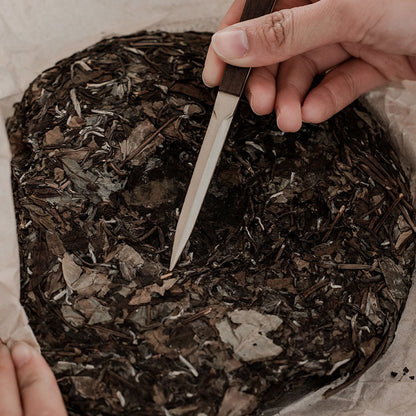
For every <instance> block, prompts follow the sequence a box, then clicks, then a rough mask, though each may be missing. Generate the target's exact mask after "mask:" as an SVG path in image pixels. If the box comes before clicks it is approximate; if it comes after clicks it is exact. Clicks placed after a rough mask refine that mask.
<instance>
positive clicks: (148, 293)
mask: <svg viewBox="0 0 416 416" xmlns="http://www.w3.org/2000/svg"><path fill="white" fill-rule="evenodd" d="M177 281H178V278H173V279H167V280H164V281H163V283H162V284H161V285H160V286H159V285H158V284H157V283H155V284H153V285H150V286H146V287H144V288H142V289H138V290H137V291H136V293H135V294H134V296H133V297H132V298H131V299H130V302H129V305H143V304H146V303H149V302H150V301H151V300H152V296H153V295H155V294H158V295H160V296H163V295H164V294H165V293H166V292H167V291H168V290H170V289H171V288H172V287H173V286H174V285H175V283H176V282H177Z"/></svg>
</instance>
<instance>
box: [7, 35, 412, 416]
mask: <svg viewBox="0 0 416 416" xmlns="http://www.w3.org/2000/svg"><path fill="white" fill-rule="evenodd" d="M209 40H210V35H209V34H204V33H178V34H169V33H146V32H141V33H138V34H134V35H132V36H127V37H118V38H113V39H107V40H104V41H102V42H99V43H98V44H96V45H94V46H92V47H90V48H88V49H85V50H84V51H82V52H79V53H76V54H75V55H73V56H71V57H69V58H68V59H64V60H62V61H60V62H58V63H57V64H56V65H55V66H54V67H53V68H50V69H48V70H46V71H45V72H43V73H42V74H41V75H40V76H39V77H37V78H36V79H35V80H34V81H33V83H32V84H31V85H30V87H29V88H28V90H27V91H26V93H25V94H24V97H23V99H22V101H21V102H20V103H19V104H17V105H16V107H15V115H14V116H13V117H12V118H11V119H10V120H8V123H7V127H8V132H9V136H10V142H11V146H12V150H13V154H14V158H13V186H14V196H15V204H16V216H17V224H18V235H19V243H20V250H21V265H22V266H21V274H22V302H23V304H24V306H25V309H26V311H27V313H28V315H29V318H30V323H31V325H32V327H33V329H34V331H35V333H36V335H37V337H38V339H39V342H40V344H41V346H42V349H43V353H44V354H45V356H46V358H47V360H48V362H49V364H50V365H51V366H52V368H53V370H54V372H55V374H56V377H57V379H58V382H59V385H60V388H61V390H62V392H63V395H64V399H65V402H66V405H67V407H68V411H69V414H70V415H103V416H104V415H106V416H107V415H108V416H109V415H137V416H140V415H142V416H149V415H164V416H169V415H172V416H178V415H190V416H192V415H195V416H196V415H199V416H202V415H206V416H215V415H219V416H227V415H228V416H230V415H233V416H245V415H261V414H264V412H267V414H271V413H270V412H269V411H268V410H267V409H271V408H275V409H281V408H283V407H284V406H285V405H287V404H288V403H290V402H291V401H293V400H296V399H297V398H300V397H302V396H303V395H304V394H306V393H308V392H310V391H313V390H316V389H317V388H319V387H322V386H324V385H326V384H328V383H329V382H330V381H332V380H334V379H337V378H339V377H344V384H342V385H341V386H340V387H338V388H337V389H335V390H328V391H327V393H326V396H328V395H330V394H333V393H335V392H336V391H338V390H339V389H341V388H342V387H343V386H345V385H347V384H349V383H351V382H352V381H354V380H355V379H356V378H357V377H359V376H360V375H361V374H362V373H363V372H365V371H366V369H367V368H368V367H369V366H371V365H372V364H373V363H374V362H375V361H376V360H377V359H378V358H379V357H380V355H381V354H382V353H383V352H384V351H385V350H386V348H388V346H389V345H390V343H391V341H392V339H393V337H394V333H395V329H396V326H397V323H398V320H399V318H400V314H401V312H402V310H403V307H404V304H405V302H406V297H407V295H408V291H409V287H410V284H411V272H412V270H413V259H414V255H415V243H414V236H415V232H416V226H415V224H414V222H413V219H414V209H413V207H412V205H411V203H410V201H411V197H410V192H409V185H408V183H407V181H406V179H405V176H404V174H403V171H402V170H401V168H400V163H399V161H398V159H397V157H396V155H395V154H394V152H393V151H392V149H391V147H390V146H389V144H388V141H387V134H386V132H385V130H384V129H383V128H382V127H381V126H380V125H379V123H378V122H377V121H376V119H375V118H374V117H373V116H372V115H371V114H370V113H369V112H368V111H367V110H366V109H365V108H364V107H363V106H362V105H361V104H360V103H354V104H353V105H351V106H349V107H348V108H346V109H345V110H344V111H343V112H341V113H339V114H338V115H336V116H335V117H334V118H333V119H331V120H330V121H328V122H326V123H323V124H321V125H307V126H306V125H305V126H304V127H303V128H302V129H301V130H300V131H299V132H298V133H294V134H286V133H282V132H280V131H279V130H278V129H277V128H276V124H275V120H274V117H273V116H270V117H257V116H255V115H254V114H253V113H252V112H251V110H250V108H249V106H248V104H247V103H246V102H244V100H243V102H242V103H241V105H240V107H239V109H238V111H237V114H236V117H235V121H234V123H233V125H232V127H231V130H230V134H229V137H228V139H227V141H226V145H225V147H224V150H223V152H222V155H221V159H220V161H219V164H218V167H217V170H216V172H215V175H214V178H213V181H212V183H211V186H210V189H209V192H208V195H207V197H206V199H205V202H204V205H203V208H202V211H201V214H200V216H199V219H198V222H197V224H196V228H195V230H194V232H193V234H192V236H191V239H190V241H189V243H188V245H187V246H186V248H185V251H184V253H183V255H182V258H181V260H180V262H179V265H178V267H177V268H176V269H175V270H174V271H173V272H169V271H168V267H169V260H170V254H171V247H172V242H173V237H174V230H175V228H176V223H177V219H178V214H179V211H180V209H181V207H182V203H183V200H184V196H185V193H186V189H187V186H188V184H189V180H190V177H191V175H192V171H193V168H194V165H195V161H196V158H197V155H198V151H199V149H200V146H201V142H202V140H203V137H204V134H205V130H206V127H207V125H208V121H209V117H210V113H211V111H212V104H213V102H214V99H215V92H214V91H211V90H209V89H207V88H206V87H205V86H203V84H202V83H201V71H202V67H203V62H204V57H205V53H206V49H207V46H208V44H209Z"/></svg>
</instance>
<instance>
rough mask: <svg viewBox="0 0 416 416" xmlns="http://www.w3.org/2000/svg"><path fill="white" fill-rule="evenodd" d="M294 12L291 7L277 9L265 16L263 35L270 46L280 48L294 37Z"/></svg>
mask: <svg viewBox="0 0 416 416" xmlns="http://www.w3.org/2000/svg"><path fill="white" fill-rule="evenodd" d="M292 33H293V13H292V11H291V10H290V9H286V10H281V11H277V12H274V13H271V14H269V15H267V16H266V17H265V22H264V25H263V27H262V36H263V40H264V42H265V44H266V45H268V46H269V47H272V48H273V49H274V48H280V47H281V46H283V44H285V45H286V44H289V45H288V46H289V47H290V42H291V40H292V39H293V36H292Z"/></svg>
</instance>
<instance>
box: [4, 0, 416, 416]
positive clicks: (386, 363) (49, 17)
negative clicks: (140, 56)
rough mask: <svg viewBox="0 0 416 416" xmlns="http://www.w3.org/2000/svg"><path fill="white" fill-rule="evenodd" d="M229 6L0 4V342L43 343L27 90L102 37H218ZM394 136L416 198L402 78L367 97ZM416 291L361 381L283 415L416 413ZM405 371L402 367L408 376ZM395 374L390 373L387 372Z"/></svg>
mask: <svg viewBox="0 0 416 416" xmlns="http://www.w3.org/2000/svg"><path fill="white" fill-rule="evenodd" d="M231 2H232V0H210V1H209V2H207V1H206V0H118V1H117V2H115V1H112V0H38V1H36V2H34V1H31V0H1V7H0V198H1V201H2V209H1V210H0V339H1V340H3V341H5V342H7V343H8V344H9V345H11V344H12V343H13V342H15V341H18V340H25V341H26V342H29V343H31V344H32V345H35V346H37V342H36V339H35V337H34V335H33V333H32V331H31V329H30V327H29V325H28V321H27V318H26V315H25V312H24V310H23V308H22V307H21V305H20V302H19V295H20V276H19V256H18V245H17V236H16V226H17V225H16V222H15V215H14V207H13V200H12V191H11V181H10V150H9V147H8V140H7V135H6V131H5V128H4V120H5V119H6V118H7V117H8V116H10V115H11V114H12V112H13V107H12V104H13V103H14V102H16V101H18V100H20V98H21V96H22V94H23V91H24V90H25V89H26V88H27V86H28V84H29V83H30V82H31V81H32V80H33V79H34V78H35V77H36V76H37V75H38V74H39V73H40V72H42V71H43V70H45V69H46V68H48V67H50V66H52V65H53V64H54V63H55V62H56V61H58V60H59V59H62V58H64V57H67V56H69V55H70V54H72V53H74V52H76V51H79V50H81V49H83V48H85V47H87V46H89V45H92V44H93V43H95V42H97V41H99V40H101V39H102V38H103V37H109V36H112V35H124V34H129V33H133V32H135V31H138V30H142V29H149V30H155V29H162V30H169V31H184V30H199V31H215V29H216V26H217V25H218V23H219V21H220V19H221V17H222V16H223V15H224V13H225V11H226V10H227V8H228V7H229V5H230V4H231ZM367 100H368V102H369V103H370V105H372V106H373V107H374V108H375V109H376V111H377V112H378V113H379V115H380V117H381V118H382V120H384V122H385V123H386V124H387V125H388V126H389V128H390V130H391V132H392V138H393V144H394V147H395V148H396V150H397V152H398V154H399V156H400V157H401V160H402V163H403V166H404V167H405V170H406V172H407V174H408V176H409V178H410V180H411V187H412V192H413V196H414V198H415V195H416V84H415V83H411V82H404V83H402V84H398V85H394V86H389V87H386V88H383V89H380V90H378V91H375V92H373V93H370V94H368V95H367ZM415 316H416V287H413V288H412V289H411V292H410V295H409V299H408V302H407V305H406V309H405V312H404V314H403V316H402V318H401V321H400V324H399V328H398V331H397V334H396V338H395V340H394V342H393V344H392V345H391V347H390V348H389V350H388V351H387V353H386V354H385V355H384V356H383V357H382V358H381V359H380V360H379V361H378V362H377V363H376V364H375V365H374V366H373V367H371V368H370V369H369V370H368V371H367V372H366V373H365V374H364V375H363V376H362V377H361V378H360V379H359V380H358V381H356V382H355V383H353V384H352V385H351V386H349V387H348V388H346V389H344V390H342V391H341V392H340V393H338V394H336V395H334V396H332V397H330V398H329V399H327V400H322V398H321V397H322V393H323V392H324V391H326V390H327V388H323V389H321V390H320V391H318V392H315V393H312V394H310V395H308V396H306V397H304V398H303V399H302V400H300V401H298V402H296V403H294V404H292V405H290V406H289V407H287V408H285V409H283V410H280V412H279V411H278V410H275V409H270V411H267V412H266V414H267V415H268V416H272V415H277V414H279V415H282V416H283V415H284V416H295V415H296V416H335V415H345V416H358V415H360V416H398V415H400V416H407V415H408V416H411V415H414V414H415V411H414V408H415V407H416V394H414V392H415V391H416V381H415V380H413V379H412V378H411V376H413V375H415V376H416V348H413V346H414V344H415V343H416V320H415V319H414V317H415ZM403 370H404V371H403ZM392 372H394V373H397V376H396V377H392V375H391V373H392Z"/></svg>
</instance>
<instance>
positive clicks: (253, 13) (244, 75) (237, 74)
mask: <svg viewBox="0 0 416 416" xmlns="http://www.w3.org/2000/svg"><path fill="white" fill-rule="evenodd" d="M275 3H276V0H246V4H245V6H244V10H243V13H242V15H241V19H240V21H241V22H242V21H244V20H249V19H255V18H256V17H260V16H264V15H265V14H268V13H271V12H272V11H273V7H274V5H275ZM250 71H251V68H241V67H237V66H233V65H228V64H227V65H226V67H225V71H224V76H223V77H222V81H221V85H220V91H223V92H227V93H228V94H232V95H236V96H237V97H240V95H241V94H242V93H243V91H244V88H245V86H246V82H247V80H248V77H249V75H250Z"/></svg>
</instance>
